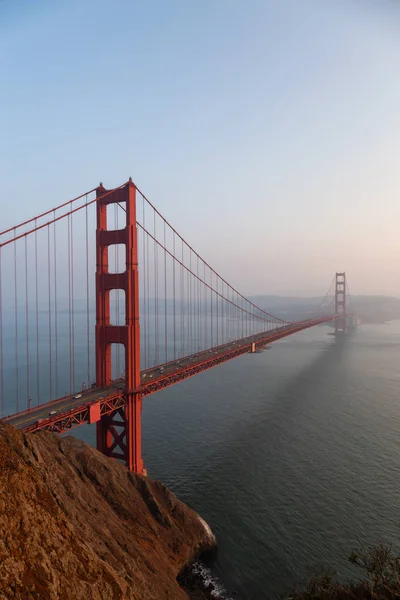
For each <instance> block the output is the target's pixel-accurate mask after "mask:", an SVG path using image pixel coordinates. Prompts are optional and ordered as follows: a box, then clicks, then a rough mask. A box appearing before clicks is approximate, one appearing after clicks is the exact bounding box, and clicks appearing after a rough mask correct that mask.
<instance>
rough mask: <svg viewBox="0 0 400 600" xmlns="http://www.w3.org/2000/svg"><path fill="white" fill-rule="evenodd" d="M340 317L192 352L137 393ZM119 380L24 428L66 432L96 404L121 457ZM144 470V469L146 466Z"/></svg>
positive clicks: (122, 395) (113, 452)
mask: <svg viewBox="0 0 400 600" xmlns="http://www.w3.org/2000/svg"><path fill="white" fill-rule="evenodd" d="M340 318H342V316H341V315H333V316H328V317H319V318H317V319H311V320H306V321H300V322H298V323H294V324H292V325H289V326H285V327H281V328H279V329H277V330H275V331H273V332H265V333H261V334H257V335H255V336H251V337H250V338H246V339H243V340H238V341H237V342H236V344H237V347H236V348H234V349H228V347H230V346H231V345H232V344H231V343H230V344H225V345H224V346H222V347H219V350H221V349H223V348H224V347H226V348H227V350H226V352H222V353H220V354H218V355H215V354H214V352H216V351H217V348H214V349H212V350H209V351H208V352H209V353H210V357H209V358H207V359H204V354H205V352H201V353H199V355H195V354H194V355H192V360H193V364H192V365H187V366H185V367H182V368H181V369H179V370H177V371H175V372H174V373H171V374H168V375H160V376H159V377H157V379H154V380H152V381H151V382H150V381H148V382H147V383H144V384H142V385H141V386H140V387H139V388H138V389H137V393H140V395H141V397H142V398H144V397H147V396H150V395H151V394H154V393H156V392H158V391H160V390H162V389H165V388H167V387H170V386H171V385H174V384H176V383H179V382H180V381H184V380H185V379H188V378H189V377H193V376H194V375H197V374H199V373H202V372H203V371H206V370H208V369H211V368H213V367H216V366H218V365H220V364H222V363H224V362H227V361H228V360H232V359H234V358H238V357H239V356H242V355H243V354H248V353H252V348H253V344H254V345H255V348H256V350H259V349H261V348H263V347H264V346H266V345H267V344H271V343H273V342H275V341H277V340H280V339H282V338H284V337H287V336H289V335H293V334H294V333H298V332H300V331H304V330H305V329H309V328H310V327H315V326H317V325H323V324H324V323H329V322H330V321H335V320H336V319H340ZM199 356H203V358H201V359H200V358H199ZM168 365H170V366H171V365H172V363H165V365H164V366H165V368H166V369H167V368H168ZM144 373H145V372H144ZM120 383H121V388H117V389H116V388H115V387H114V386H115V382H114V384H113V386H110V387H109V388H108V389H104V390H103V393H104V396H103V397H101V398H98V399H97V400H94V401H93V402H91V403H86V404H83V405H81V406H78V407H75V408H73V409H71V410H69V411H65V412H63V413H58V414H57V415H53V416H49V417H48V418H46V419H40V420H38V421H37V422H36V423H34V424H32V425H29V426H26V427H22V428H21V429H22V430H23V431H25V432H28V431H38V430H41V429H45V430H48V431H52V432H53V433H62V432H63V431H67V430H69V429H72V428H74V427H77V426H79V425H83V424H84V423H90V412H91V410H93V408H94V407H95V406H99V410H100V415H101V419H102V422H103V423H104V424H105V427H103V428H101V429H100V431H99V430H98V431H99V435H100V436H101V439H100V440H99V445H101V444H102V445H103V446H105V447H106V448H107V449H108V455H110V456H113V457H114V458H121V456H122V454H121V452H122V453H124V452H126V451H127V447H126V442H125V439H124V436H125V427H126V417H125V411H126V407H127V404H128V395H127V394H126V392H125V390H124V389H123V388H122V385H123V383H124V382H123V381H122V380H121V382H120ZM138 408H141V405H140V406H139V405H138ZM122 409H123V410H122ZM114 413H115V414H114ZM117 413H118V415H119V416H120V418H121V420H120V421H116V419H115V416H116V414H117ZM14 417H15V415H14ZM139 418H140V415H139ZM117 427H118V428H119V429H122V432H121V431H120V430H117V429H116V428H117ZM121 433H122V435H121ZM139 443H140V440H139V442H138V446H139ZM118 450H121V452H118ZM123 458H124V460H126V454H123ZM142 472H144V469H143V471H142Z"/></svg>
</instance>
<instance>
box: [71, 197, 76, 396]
mask: <svg viewBox="0 0 400 600" xmlns="http://www.w3.org/2000/svg"><path fill="white" fill-rule="evenodd" d="M71 209H72V203H71ZM71 308H72V337H71V341H72V345H71V352H72V392H74V391H75V296H74V237H73V215H72V214H71Z"/></svg>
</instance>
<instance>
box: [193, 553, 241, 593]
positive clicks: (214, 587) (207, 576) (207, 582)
mask: <svg viewBox="0 0 400 600" xmlns="http://www.w3.org/2000/svg"><path fill="white" fill-rule="evenodd" d="M192 572H193V574H194V575H195V576H197V577H199V579H201V581H202V583H203V585H204V587H205V588H206V589H207V590H208V591H209V592H210V594H211V596H212V597H213V598H215V599H216V600H233V599H232V598H231V597H230V596H228V595H227V591H226V590H225V588H224V586H223V585H222V584H221V582H220V581H218V579H217V578H216V577H215V576H214V575H213V574H212V573H211V570H210V569H209V568H208V567H206V566H205V565H204V564H203V563H202V562H199V561H198V562H195V563H194V564H193V566H192Z"/></svg>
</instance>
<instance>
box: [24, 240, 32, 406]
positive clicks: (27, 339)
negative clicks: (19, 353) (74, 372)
mask: <svg viewBox="0 0 400 600" xmlns="http://www.w3.org/2000/svg"><path fill="white" fill-rule="evenodd" d="M28 298H29V293H28V238H27V236H25V335H26V391H27V401H28V408H29V406H30V397H31V387H30V379H29V375H30V373H29V311H28Z"/></svg>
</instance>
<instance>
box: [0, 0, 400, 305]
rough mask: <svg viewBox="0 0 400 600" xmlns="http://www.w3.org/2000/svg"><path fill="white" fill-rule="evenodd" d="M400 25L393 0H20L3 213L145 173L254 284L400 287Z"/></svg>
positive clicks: (10, 46)
mask: <svg viewBox="0 0 400 600" xmlns="http://www.w3.org/2000/svg"><path fill="white" fill-rule="evenodd" d="M399 30H400V5H399V4H398V3H393V2H390V1H388V0H387V1H386V0H380V1H378V0H366V1H365V2H363V3H360V2H359V1H357V0H346V1H345V0H340V1H333V0H329V1H327V2H324V3H321V2H318V1H317V0H304V1H303V2H302V3H299V2H298V1H297V0H284V1H279V2H278V1H277V0H254V1H253V2H252V3H251V4H250V5H249V6H245V4H244V3H243V2H240V1H238V0H236V1H235V0H231V1H228V0H220V1H219V2H218V3H216V2H214V1H213V0H204V2H202V3H200V4H196V3H187V2H184V1H183V0H175V1H171V2H169V3H163V2H161V1H160V0H152V1H150V2H148V3H146V4H144V3H143V4H142V3H136V2H128V1H127V0H121V1H120V2H119V3H117V4H115V3H114V4H113V3H111V1H109V0H107V1H106V0H102V1H99V2H94V0H86V1H84V2H78V1H77V0H71V1H69V2H60V3H57V4H55V3H52V2H50V0H38V2H35V3H29V2H27V1H23V2H20V3H14V2H11V1H10V0H6V1H5V2H3V3H1V6H0V33H1V36H0V48H1V50H2V52H1V56H0V65H1V69H2V73H3V79H4V81H6V82H7V85H6V88H5V90H4V92H3V97H2V109H3V110H2V111H1V115H0V127H1V131H2V136H1V139H0V159H1V162H2V166H3V169H2V172H3V175H2V179H1V184H2V196H1V197H2V202H3V213H5V210H4V209H5V207H7V213H6V214H4V216H3V219H2V228H5V227H7V226H11V225H14V224H15V223H18V222H20V221H22V220H24V219H26V218H28V217H30V216H34V215H35V214H37V213H39V212H41V211H43V210H46V209H48V208H51V207H52V206H53V205H56V204H58V203H61V202H63V201H65V200H68V199H69V198H72V197H74V196H76V195H77V194H79V193H81V192H84V191H86V190H88V189H91V188H93V187H95V186H96V185H98V183H99V182H100V181H102V182H103V183H104V185H105V187H107V188H110V187H113V186H115V185H118V184H120V183H122V182H123V181H126V180H127V179H128V177H129V176H132V177H133V179H134V181H135V182H136V184H137V185H138V186H139V187H140V188H141V189H142V190H143V192H144V193H145V194H146V195H147V196H148V197H149V198H150V200H151V201H152V202H153V203H154V204H155V206H157V208H158V209H159V210H160V211H161V213H162V214H164V215H165V217H166V218H167V219H168V220H169V221H170V222H171V223H172V225H173V226H174V227H175V228H176V229H177V231H179V233H180V234H182V235H183V236H184V237H185V239H187V241H188V242H189V243H190V244H191V245H192V246H193V247H194V248H195V249H196V250H197V251H198V252H199V254H200V255H201V256H203V257H204V258H205V259H206V260H207V262H209V263H210V264H211V265H212V267H213V268H214V269H215V270H216V271H218V272H219V273H221V275H222V276H223V277H224V278H225V279H226V280H227V281H229V283H231V284H232V285H233V286H234V287H236V288H237V289H239V290H240V291H241V292H242V293H243V294H245V295H247V296H261V295H281V296H291V297H296V296H300V297H307V296H323V295H324V294H325V293H326V291H327V289H328V287H329V284H330V282H331V279H332V276H333V274H334V273H335V271H341V270H345V271H346V273H347V277H348V281H349V284H350V290H351V292H352V293H353V294H354V295H364V294H373V295H387V296H394V297H399V296H400V277H399V272H398V264H399V259H400V242H399V236H398V227H399V222H400V205H399V202H398V194H399V191H400V180H399V175H398V159H399V141H398V140H399V139H400V112H399V106H400V80H399V78H398V65H399V61H400V35H399V34H400V31H399ZM93 226H94V225H93Z"/></svg>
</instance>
